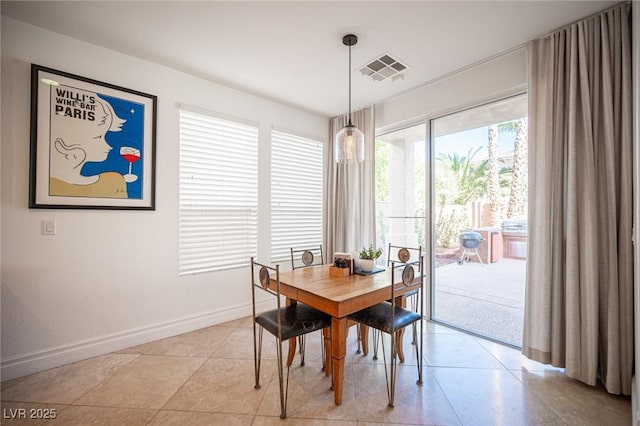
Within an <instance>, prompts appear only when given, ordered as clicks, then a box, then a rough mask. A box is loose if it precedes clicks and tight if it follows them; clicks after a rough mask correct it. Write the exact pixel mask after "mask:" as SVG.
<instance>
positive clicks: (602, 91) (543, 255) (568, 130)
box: [522, 4, 634, 395]
mask: <svg viewBox="0 0 640 426" xmlns="http://www.w3.org/2000/svg"><path fill="white" fill-rule="evenodd" d="M630 41H631V31H630V5H629V4H622V5H620V6H617V7H615V8H613V9H611V10H608V11H606V12H603V13H602V14H599V15H597V16H595V17H592V18H589V19H586V20H584V21H581V22H579V23H577V24H573V25H571V26H569V27H567V28H564V29H562V30H560V31H557V32H555V33H553V34H551V35H550V36H548V37H546V38H544V39H541V40H535V41H532V42H530V43H529V45H528V49H529V123H530V124H529V176H530V181H529V188H530V190H529V224H530V225H529V259H528V261H529V263H528V269H527V289H526V303H525V323H524V336H523V348H522V352H523V353H524V354H525V355H526V356H527V357H529V358H531V359H534V360H536V361H539V362H543V363H550V364H552V365H554V366H557V367H565V372H566V374H567V375H568V376H570V377H574V378H576V379H578V380H580V381H582V382H585V383H587V384H590V385H595V384H596V381H597V380H598V379H599V380H601V381H602V383H603V384H604V386H605V387H606V389H607V390H608V391H609V392H611V393H614V394H624V395H629V394H630V393H631V375H632V372H633V371H632V370H633V347H634V344H633V335H634V334H633V263H632V261H633V246H632V242H631V233H632V213H633V211H632V139H631V137H632V103H631V102H632V99H631V93H632V92H631V89H632V86H631V43H630Z"/></svg>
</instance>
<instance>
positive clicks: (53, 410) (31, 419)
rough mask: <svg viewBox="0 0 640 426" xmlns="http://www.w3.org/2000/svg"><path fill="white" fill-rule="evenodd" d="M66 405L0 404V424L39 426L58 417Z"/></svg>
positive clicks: (6, 402)
mask: <svg viewBox="0 0 640 426" xmlns="http://www.w3.org/2000/svg"><path fill="white" fill-rule="evenodd" d="M67 407H68V406H67V405H59V404H39V403H34V402H9V401H2V402H0V411H1V412H2V414H0V424H3V425H11V426H22V425H29V426H35V425H41V424H44V423H45V422H48V421H49V420H51V419H55V418H56V417H58V416H59V415H60V414H61V412H62V410H65V409H66V408H67Z"/></svg>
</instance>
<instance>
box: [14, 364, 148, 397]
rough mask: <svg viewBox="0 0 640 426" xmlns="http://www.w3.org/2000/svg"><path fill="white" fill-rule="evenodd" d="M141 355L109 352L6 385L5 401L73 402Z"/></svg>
mask: <svg viewBox="0 0 640 426" xmlns="http://www.w3.org/2000/svg"><path fill="white" fill-rule="evenodd" d="M137 358H138V355H133V354H107V355H103V356H99V357H96V358H91V359H88V360H86V361H81V362H76V363H74V364H69V365H65V366H63V367H58V368H53V369H51V370H47V371H43V372H41V373H37V374H32V375H30V376H27V377H24V378H21V379H16V380H12V381H10V382H7V383H6V384H3V385H4V386H3V389H2V399H3V400H4V401H25V402H47V403H52V404H55V403H57V404H71V403H73V402H74V401H75V400H77V399H78V398H80V397H81V396H82V395H84V394H85V393H87V392H88V391H90V390H91V389H93V388H94V387H96V386H97V385H99V384H100V383H102V382H103V381H104V380H105V379H108V378H109V377H111V376H113V375H114V374H117V372H118V371H120V370H121V369H122V368H124V367H126V366H127V365H128V364H130V363H131V362H133V361H134V360H136V359H137Z"/></svg>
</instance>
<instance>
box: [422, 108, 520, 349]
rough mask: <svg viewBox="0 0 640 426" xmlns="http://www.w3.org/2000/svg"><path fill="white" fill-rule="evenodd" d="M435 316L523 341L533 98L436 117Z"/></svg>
mask: <svg viewBox="0 0 640 426" xmlns="http://www.w3.org/2000/svg"><path fill="white" fill-rule="evenodd" d="M429 148H430V153H431V165H432V167H431V171H432V174H431V189H432V193H433V196H432V198H431V200H432V206H431V219H432V220H431V227H432V228H431V231H432V235H433V238H432V239H431V240H432V250H431V253H432V262H431V263H432V280H431V285H432V286H431V318H432V319H433V320H435V321H439V322H442V323H445V324H449V325H452V326H455V327H458V328H461V329H464V330H468V331H471V332H473V333H477V334H480V335H484V336H487V337H490V338H493V339H496V340H499V341H503V342H506V343H509V344H512V345H514V346H521V344H522V324H523V313H524V289H525V271H526V258H527V97H526V95H518V96H514V97H510V98H507V99H503V100H500V101H497V102H492V103H489V104H484V105H481V106H478V107H474V108H471V109H467V110H464V111H460V112H456V113H453V114H449V115H446V116H443V117H440V118H436V119H434V120H431V122H430V144H429Z"/></svg>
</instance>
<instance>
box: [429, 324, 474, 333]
mask: <svg viewBox="0 0 640 426" xmlns="http://www.w3.org/2000/svg"><path fill="white" fill-rule="evenodd" d="M424 332H425V333H430V334H465V333H463V332H462V331H460V330H456V329H455V328H451V327H447V326H446V325H443V324H438V323H436V322H433V321H425V322H424Z"/></svg>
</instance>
